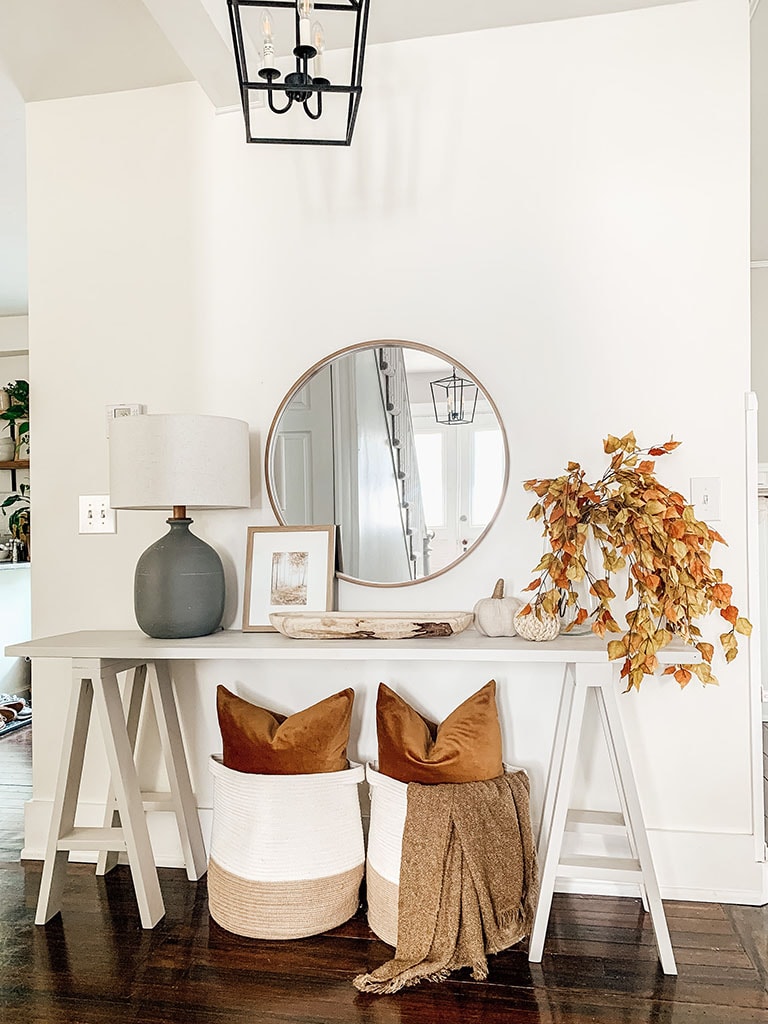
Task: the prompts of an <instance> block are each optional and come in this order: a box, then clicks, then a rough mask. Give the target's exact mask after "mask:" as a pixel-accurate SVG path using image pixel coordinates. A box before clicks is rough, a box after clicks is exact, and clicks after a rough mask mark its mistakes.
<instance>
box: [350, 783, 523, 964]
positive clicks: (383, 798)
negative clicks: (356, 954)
mask: <svg viewBox="0 0 768 1024" xmlns="http://www.w3.org/2000/svg"><path fill="white" fill-rule="evenodd" d="M504 771H505V772H519V771H523V769H522V768H516V767H514V766H513V765H507V764H505V765H504ZM365 777H366V780H367V782H368V785H369V787H370V792H371V825H370V830H369V833H368V857H367V863H366V875H365V878H366V887H367V890H368V924H369V926H370V928H371V930H372V931H373V932H375V933H376V935H378V937H379V938H380V939H381V940H382V942H386V943H387V944H388V945H390V946H396V945H397V905H398V899H399V896H400V860H401V854H402V848H403V829H404V828H405V814H406V811H407V809H408V786H407V785H406V784H405V783H404V782H398V781H397V779H390V778H389V776H388V775H382V774H381V773H380V772H377V771H376V769H375V768H374V767H373V766H372V765H370V764H369V765H367V766H366V769H365Z"/></svg>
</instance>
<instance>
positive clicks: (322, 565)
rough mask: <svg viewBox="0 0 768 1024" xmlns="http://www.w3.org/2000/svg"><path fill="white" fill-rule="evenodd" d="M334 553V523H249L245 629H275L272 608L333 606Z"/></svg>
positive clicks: (300, 609)
mask: <svg viewBox="0 0 768 1024" xmlns="http://www.w3.org/2000/svg"><path fill="white" fill-rule="evenodd" d="M335 552H336V527H335V526H249V527H248V545H247V548H246V559H245V595H244V599H243V632H244V633H257V632H267V631H269V632H275V629H274V627H273V626H272V625H271V624H270V621H269V615H270V612H287V611H295V612H326V611H330V610H331V606H332V603H333V576H334V568H335V566H334V559H335Z"/></svg>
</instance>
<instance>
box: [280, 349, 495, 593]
mask: <svg viewBox="0 0 768 1024" xmlns="http://www.w3.org/2000/svg"><path fill="white" fill-rule="evenodd" d="M382 350H385V351H386V352H387V353H389V358H390V359H391V364H396V365H397V366H400V367H402V368H404V360H406V358H407V353H409V352H411V353H416V354H415V355H412V356H411V358H412V360H413V359H417V360H419V361H420V362H422V364H424V365H429V364H430V362H432V364H433V368H432V369H430V370H428V371H427V372H426V373H427V375H428V376H429V377H430V378H433V377H441V376H444V373H445V371H447V373H449V374H450V373H451V371H452V368H454V369H455V370H456V373H457V374H458V375H459V376H460V377H463V378H466V379H467V380H468V382H470V383H471V384H474V385H476V387H477V395H478V413H479V416H480V418H481V419H480V420H479V421H476V422H475V423H473V431H471V436H472V437H473V438H474V436H475V434H477V433H483V432H484V433H486V434H487V433H489V432H490V431H498V438H496V439H495V440H494V442H493V443H495V444H496V447H497V462H498V463H499V464H500V465H499V467H498V472H497V473H496V474H495V476H498V488H497V489H498V497H496V490H495V492H494V498H495V502H494V499H493V498H492V499H490V502H488V501H487V498H486V505H487V506H488V508H490V507H492V503H493V512H492V513H490V514H488V515H487V517H486V518H485V519H484V521H483V522H480V523H476V524H474V525H471V524H470V523H469V522H467V526H466V527H462V531H463V532H466V534H467V539H466V540H464V539H462V540H461V541H459V539H458V538H459V535H458V534H457V535H456V536H455V537H454V538H453V539H452V540H451V541H450V542H449V544H456V545H459V544H461V545H462V550H460V551H458V553H455V554H454V556H453V557H452V556H450V555H443V556H442V558H441V561H440V564H439V565H437V566H436V567H435V566H434V561H433V559H432V558H431V557H430V556H431V553H432V548H431V547H430V545H433V544H434V543H435V536H436V531H435V530H429V534H430V535H431V537H424V538H423V541H424V546H423V552H422V553H421V554H420V553H419V550H418V549H419V543H418V534H417V542H416V545H415V548H416V553H415V554H414V551H413V550H411V549H409V545H413V538H414V527H413V523H412V525H411V526H409V525H408V523H407V517H408V516H411V515H412V514H413V508H412V506H413V505H414V504H415V503H414V502H408V501H403V499H402V495H401V490H400V488H401V487H402V480H401V479H398V460H402V459H403V458H406V459H407V458H408V457H406V455H404V452H403V451H402V450H401V449H402V443H401V441H400V438H399V437H394V434H395V433H396V432H397V431H396V427H395V426H393V424H396V423H397V422H398V421H397V420H395V419H394V417H395V416H397V415H398V413H399V411H398V410H395V411H392V410H391V409H389V410H388V409H387V401H388V398H390V397H391V396H390V395H389V394H388V393H385V391H387V389H388V388H389V387H390V382H389V379H388V378H389V377H397V376H398V372H397V371H396V370H392V368H391V365H390V366H388V367H387V368H386V369H384V370H382V369H381V366H380V364H381V361H382V355H381V352H382ZM368 352H371V353H372V354H374V359H373V360H370V359H369V358H368V356H367V355H365V354H364V353H368ZM384 358H385V359H386V356H385V357H384ZM369 366H370V367H371V368H372V369H371V370H369ZM360 367H362V368H364V369H365V372H364V373H360V370H359V368H360ZM332 368H333V369H332ZM326 370H328V374H327V375H326V374H324V371H326ZM440 371H442V373H441V372H440ZM402 372H403V373H404V369H403V370H402ZM332 375H334V377H335V380H334V381H332ZM326 378H327V380H326ZM371 378H373V379H371ZM410 379H411V380H414V376H413V374H410ZM423 383H424V381H422V382H421V385H420V386H421V387H422V390H423ZM392 386H394V385H392ZM310 388H311V389H313V390H314V391H315V392H323V391H324V390H326V391H327V394H328V401H326V400H325V396H324V397H323V400H321V399H319V398H318V396H317V394H314V395H313V394H312V391H311V390H309V389H310ZM350 388H354V392H353V393H354V396H355V398H356V402H355V403H351V402H345V403H342V402H341V401H339V394H342V393H347V394H349V393H352V392H350V390H349V389H350ZM305 389H306V390H305ZM427 390H429V389H428V388H427ZM331 393H334V395H335V399H336V400H335V402H334V401H331V400H330V395H331ZM375 395H376V396H377V397H378V401H374V396H375ZM366 397H368V398H369V401H366V400H365V398H366ZM420 397H421V399H422V400H421V401H419V402H415V401H414V400H413V399H412V400H411V401H410V412H412V411H413V409H414V408H415V407H418V408H419V409H420V410H421V413H420V416H419V419H421V420H422V421H426V419H427V415H426V412H425V410H426V408H427V406H429V409H430V414H429V415H430V416H431V422H432V423H434V425H435V430H434V431H430V433H433V434H440V435H441V436H442V437H443V440H442V441H441V442H440V443H441V444H443V445H444V444H445V438H447V439H449V442H450V444H452V445H453V446H454V447H458V445H459V440H458V439H456V438H460V437H469V433H468V434H466V435H458V434H455V433H454V432H456V431H459V430H462V429H463V427H464V426H465V425H464V424H459V425H451V426H447V427H444V425H442V426H441V425H438V424H437V420H436V415H435V412H434V410H433V407H432V406H431V399H430V402H429V403H428V402H427V401H425V400H423V399H424V394H423V393H422V394H421V395H420ZM361 399H362V400H361ZM394 400H395V402H396V396H395V399H394ZM313 403H314V412H312V404H313ZM292 404H293V406H294V409H293V410H290V409H289V407H291V406H292ZM352 404H353V408H350V406H352ZM389 404H390V406H391V404H392V402H391V401H390V402H389ZM327 407H328V408H327ZM374 408H375V411H376V416H377V417H378V419H379V420H380V422H381V430H378V429H377V434H378V433H381V436H380V437H379V436H377V438H376V442H375V443H372V442H371V438H370V436H369V435H368V434H366V433H365V432H362V431H361V428H360V424H359V420H358V416H357V414H358V411H368V412H371V411H372V410H373V409H374ZM318 409H323V414H322V415H323V416H325V418H326V420H327V422H328V436H327V440H328V443H327V445H326V446H325V449H324V445H323V444H316V443H315V444H314V450H316V451H314V450H313V447H312V440H313V437H314V436H315V434H314V433H313V429H314V428H312V426H311V423H312V417H313V416H315V415H317V410H318ZM284 416H293V417H294V420H295V425H296V429H289V426H290V425H288V424H287V423H286V422H283V420H284ZM302 417H305V421H304V422H303V423H302V422H301V421H302ZM408 420H410V421H411V424H412V427H413V423H414V418H413V415H412V416H409V417H408ZM350 427H352V428H354V431H355V433H354V438H355V444H351V443H349V434H350ZM483 427H484V430H483ZM422 432H424V431H422ZM342 435H344V436H342ZM495 436H496V435H495ZM334 437H335V438H336V440H335V441H334V440H332V439H331V438H334ZM384 437H385V438H386V442H387V444H386V457H385V456H384V454H383V452H382V445H381V444H380V443H379V442H380V441H381V440H382V439H383V438H384ZM393 441H394V444H393V443H392V442H393ZM454 441H455V443H454ZM340 442H341V443H342V444H346V445H347V450H348V451H347V453H346V455H347V458H346V461H347V462H348V463H349V464H350V472H351V473H355V472H356V473H358V472H359V468H360V466H366V467H368V466H370V465H371V463H372V462H378V463H379V464H380V467H381V469H382V472H383V471H384V466H385V463H387V460H388V466H389V480H388V481H387V484H386V485H387V488H388V487H389V486H391V487H392V488H393V490H392V494H393V495H395V497H396V504H397V505H398V509H399V516H400V520H399V522H396V523H395V522H394V518H395V517H394V516H393V515H390V517H389V518H390V519H391V520H393V521H392V522H390V523H389V524H388V526H386V527H385V526H381V525H380V524H378V523H377V525H376V527H375V528H374V529H373V532H372V537H375V541H374V542H373V543H371V540H369V545H368V546H366V545H365V544H360V543H359V540H360V531H361V526H365V521H364V519H362V518H361V517H362V516H364V512H362V511H361V507H365V505H366V504H368V505H369V507H371V508H373V510H374V512H375V514H376V515H377V516H379V515H380V513H381V502H378V503H377V501H376V499H375V498H373V497H372V496H371V495H370V494H361V493H360V489H359V488H358V487H357V482H358V481H357V479H356V478H355V480H354V486H352V484H350V483H349V482H346V483H345V482H344V476H343V474H341V473H337V472H336V469H335V466H336V465H337V464H338V463H339V461H340V460H341V461H342V462H344V453H342V454H341V455H339V453H338V452H337V451H336V449H337V445H339V443H340ZM467 443H468V442H465V445H464V446H465V447H466V446H467ZM361 445H364V446H365V445H367V450H366V451H365V452H364V456H362V458H361V457H360V453H359V450H360V446H361ZM406 446H407V447H410V446H411V445H410V442H409V444H407V445H406ZM475 446H476V445H475ZM289 449H293V450H295V455H294V456H293V457H291V456H290V454H289V453H288V450H289ZM291 458H293V466H294V467H296V466H297V465H298V466H299V468H300V470H302V467H303V470H302V472H303V480H304V483H303V492H302V493H301V495H300V499H299V501H298V502H296V501H294V500H293V499H289V498H288V497H287V496H288V493H289V492H296V490H297V487H295V486H294V485H293V482H292V481H295V479H296V475H294V477H292V478H291V479H289V476H290V473H289V472H288V468H289V466H290V459H291ZM452 458H454V456H452ZM459 458H460V457H459V456H456V459H457V461H458V460H459ZM469 458H472V459H473V458H475V453H474V452H473V453H472V454H471V455H470V456H469ZM411 459H412V461H413V462H414V463H415V449H414V451H413V452H412V454H411ZM297 460H298V461H297ZM352 461H354V464H355V465H354V466H351V463H352ZM501 463H503V465H501ZM442 465H443V475H447V474H445V473H444V465H445V460H444V455H443V462H442ZM309 468H311V471H312V474H313V476H314V477H316V479H317V480H318V481H319V483H321V486H319V487H317V488H315V489H317V490H322V492H328V493H327V494H325V496H323V495H321V496H319V498H318V497H317V496H315V495H313V494H312V496H311V498H310V499H307V494H306V493H307V490H311V489H312V488H311V486H310V487H307V485H306V479H307V476H306V474H307V470H308V469H309ZM264 475H265V480H266V489H267V496H268V498H269V503H270V505H271V507H272V510H273V512H274V515H275V516H276V518H278V521H279V522H280V523H281V524H282V525H286V526H302V525H324V524H327V523H329V524H330V523H332V522H334V521H335V522H336V524H337V527H338V532H339V557H340V561H341V564H340V568H339V569H338V570H337V572H336V575H337V578H338V579H340V580H345V581H347V582H349V583H357V584H360V585H362V586H366V587H407V586H413V585H414V584H417V583H422V582H424V581H425V580H433V579H435V578H436V577H438V575H442V573H443V572H446V571H447V570H449V569H450V568H453V566H454V565H457V564H458V563H459V562H461V561H463V560H464V559H465V558H466V557H467V555H469V553H470V552H471V551H473V550H474V548H475V547H476V546H477V545H478V544H479V543H480V541H482V540H483V538H484V537H485V536H486V535H487V532H488V530H489V529H490V527H492V525H493V524H494V521H495V520H496V517H497V515H498V513H499V509H500V508H501V505H502V502H503V501H504V497H505V495H506V492H507V484H508V480H509V445H508V441H507V435H506V432H505V430H504V424H503V423H502V419H501V416H500V415H499V411H498V409H497V407H496V404H495V402H494V400H493V399H492V398H490V396H489V395H488V392H487V391H486V389H485V388H484V387H483V386H482V384H481V383H480V382H479V381H478V380H477V378H476V377H475V376H474V374H472V373H470V371H469V370H467V369H466V368H465V367H464V366H463V364H461V362H460V361H458V360H457V359H454V358H453V357H452V356H450V355H446V354H445V353H444V352H441V351H439V350H438V349H435V348H431V347H429V346H427V345H422V344H419V343H417V342H411V341H399V340H378V341H366V342H361V343H359V344H356V345H349V346H347V347H346V348H342V349H339V350H338V351H335V352H332V353H331V354H330V355H328V356H326V357H325V358H323V359H319V360H318V361H317V362H315V364H314V365H313V366H311V367H310V368H309V369H308V370H307V371H306V373H304V374H302V376H301V377H300V378H299V379H298V380H297V381H296V383H295V384H294V385H293V386H292V387H291V388H290V389H289V391H288V393H287V394H286V396H285V397H284V398H283V400H282V401H281V403H280V406H279V407H278V410H276V412H275V414H274V417H273V419H272V423H271V426H270V427H269V433H268V434H267V439H266V446H265V453H264ZM299 475H301V473H300V474H299ZM407 475H408V473H406V476H407ZM465 475H466V474H465ZM412 476H413V473H412ZM324 481H326V482H325V484H324ZM329 481H330V482H329ZM368 489H371V488H368ZM298 490H299V492H301V490H302V488H301V486H299V487H298ZM464 490H465V496H464V501H465V502H468V501H469V498H468V494H467V493H466V492H467V487H466V485H465V487H464ZM353 492H354V493H353ZM442 494H443V501H444V495H445V494H446V492H445V490H444V489H443V493H442ZM390 497H391V496H389V495H388V496H387V503H386V504H389V498H390ZM451 499H452V503H453V505H454V509H458V507H459V501H460V498H459V496H458V495H457V494H456V489H455V490H454V492H452V494H451ZM289 504H293V505H294V511H293V512H290V511H289V510H288V505H289ZM419 504H421V502H420V503H419ZM310 505H311V508H310ZM345 509H354V510H356V513H355V512H350V513H349V516H348V521H351V522H354V530H350V529H348V528H347V529H346V530H345V527H344V521H345V520H344V510H345ZM340 510H341V511H340ZM467 516H468V508H467V510H466V511H465V513H464V514H463V518H464V521H467ZM459 518H462V516H458V513H457V521H458V519H459ZM299 520H302V521H299ZM321 520H322V522H321ZM420 521H421V522H422V523H423V522H424V515H423V512H422V515H421V519H420ZM387 532H389V534H390V535H391V537H390V549H389V553H390V554H391V551H392V545H393V546H394V547H396V548H399V545H400V544H402V550H403V552H404V558H403V564H404V565H408V567H409V570H410V571H412V572H414V573H416V574H414V575H409V577H408V578H404V579H403V578H402V577H404V571H402V572H400V573H398V575H399V578H398V579H389V580H382V579H369V578H368V575H374V574H376V575H383V574H385V573H384V572H381V571H377V572H376V573H374V572H369V573H366V572H359V571H357V572H355V571H352V570H351V569H352V567H353V565H355V566H356V568H357V569H358V570H359V569H360V567H362V568H364V569H365V568H370V565H368V566H367V565H365V564H362V563H361V561H360V557H361V556H360V550H364V549H365V550H366V554H367V556H368V554H369V552H370V551H372V550H373V549H378V548H379V547H381V548H383V549H385V548H386V544H385V541H386V539H387ZM395 535H396V541H395V540H394V538H395ZM470 535H472V536H471V539H470ZM355 545H356V547H355ZM446 546H447V545H446ZM355 558H356V559H357V560H356V563H355V561H354V559H355ZM379 558H380V564H382V559H383V560H384V561H386V564H387V569H388V568H389V565H390V562H391V559H388V558H387V555H386V554H382V553H380V554H379ZM398 558H399V556H398ZM368 560H369V562H370V561H371V559H370V558H369V559H368ZM425 563H426V565H425ZM425 567H426V569H427V570H426V571H423V569H424V568H425ZM392 574H394V572H392Z"/></svg>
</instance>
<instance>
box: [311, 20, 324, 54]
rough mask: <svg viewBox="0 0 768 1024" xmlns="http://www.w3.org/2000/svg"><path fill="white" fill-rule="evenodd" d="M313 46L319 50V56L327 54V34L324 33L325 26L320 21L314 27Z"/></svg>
mask: <svg viewBox="0 0 768 1024" xmlns="http://www.w3.org/2000/svg"><path fill="white" fill-rule="evenodd" d="M312 45H313V46H314V48H315V49H316V50H317V52H318V55H320V54H321V53H324V52H325V32H323V26H322V25H321V24H320V22H319V21H316V22H315V24H314V25H313V26H312Z"/></svg>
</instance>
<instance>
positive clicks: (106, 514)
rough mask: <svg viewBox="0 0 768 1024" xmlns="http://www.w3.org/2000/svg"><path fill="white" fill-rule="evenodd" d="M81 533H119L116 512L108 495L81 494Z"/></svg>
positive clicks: (79, 518) (79, 517)
mask: <svg viewBox="0 0 768 1024" xmlns="http://www.w3.org/2000/svg"><path fill="white" fill-rule="evenodd" d="M78 523H79V527H80V529H79V532H80V533H117V519H116V517H115V510H114V509H113V508H111V507H110V504H109V495H108V494H81V495H80V499H79V515H78Z"/></svg>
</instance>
